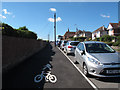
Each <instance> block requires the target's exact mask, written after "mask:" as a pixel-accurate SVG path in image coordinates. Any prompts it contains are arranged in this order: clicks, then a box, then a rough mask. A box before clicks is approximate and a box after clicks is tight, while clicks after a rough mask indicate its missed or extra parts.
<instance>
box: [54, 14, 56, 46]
mask: <svg viewBox="0 0 120 90" xmlns="http://www.w3.org/2000/svg"><path fill="white" fill-rule="evenodd" d="M54 39H55V47H56V13H54Z"/></svg>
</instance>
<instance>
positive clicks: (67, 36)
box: [63, 28, 75, 40]
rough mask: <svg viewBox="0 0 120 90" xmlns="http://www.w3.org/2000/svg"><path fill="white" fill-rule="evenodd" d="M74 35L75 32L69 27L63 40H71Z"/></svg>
mask: <svg viewBox="0 0 120 90" xmlns="http://www.w3.org/2000/svg"><path fill="white" fill-rule="evenodd" d="M74 35H75V32H70V31H69V28H68V31H67V32H66V33H65V34H64V36H63V40H69V39H70V38H72V37H74Z"/></svg>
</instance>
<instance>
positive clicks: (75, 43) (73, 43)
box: [70, 42, 79, 46]
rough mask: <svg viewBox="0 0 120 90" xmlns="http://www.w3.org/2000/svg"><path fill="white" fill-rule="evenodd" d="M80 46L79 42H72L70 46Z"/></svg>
mask: <svg viewBox="0 0 120 90" xmlns="http://www.w3.org/2000/svg"><path fill="white" fill-rule="evenodd" d="M78 44H79V42H71V43H70V45H72V46H77V45H78Z"/></svg>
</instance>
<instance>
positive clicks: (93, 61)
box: [88, 57, 102, 65]
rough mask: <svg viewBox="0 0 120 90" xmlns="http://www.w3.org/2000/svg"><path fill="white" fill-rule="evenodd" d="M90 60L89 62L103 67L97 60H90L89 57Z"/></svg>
mask: <svg viewBox="0 0 120 90" xmlns="http://www.w3.org/2000/svg"><path fill="white" fill-rule="evenodd" d="M88 60H89V61H90V62H92V63H94V64H97V65H102V64H101V62H100V61H98V60H95V59H93V58H89V57H88Z"/></svg>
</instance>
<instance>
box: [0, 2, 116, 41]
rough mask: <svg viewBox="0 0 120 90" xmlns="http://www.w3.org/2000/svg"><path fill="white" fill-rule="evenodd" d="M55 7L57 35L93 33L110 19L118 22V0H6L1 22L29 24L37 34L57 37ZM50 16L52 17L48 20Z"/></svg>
mask: <svg viewBox="0 0 120 90" xmlns="http://www.w3.org/2000/svg"><path fill="white" fill-rule="evenodd" d="M50 8H55V9H56V13H57V18H58V17H59V21H58V22H57V35H64V33H65V32H66V31H67V29H68V28H69V29H70V31H76V27H77V28H78V29H80V30H85V31H91V32H93V31H94V30H96V29H97V28H99V27H101V26H103V25H105V27H107V26H108V24H109V23H110V22H113V23H117V22H118V3H117V2H3V3H2V15H0V17H2V18H3V19H2V22H5V23H7V24H9V25H11V26H12V27H14V28H19V27H22V26H26V27H27V28H28V29H29V30H31V31H33V32H35V33H37V35H38V37H39V38H42V39H48V34H50V40H53V39H54V36H53V34H54V32H53V22H50V21H49V20H50V19H49V18H53V14H54V12H53V11H51V10H50ZM48 19H49V20H48Z"/></svg>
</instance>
